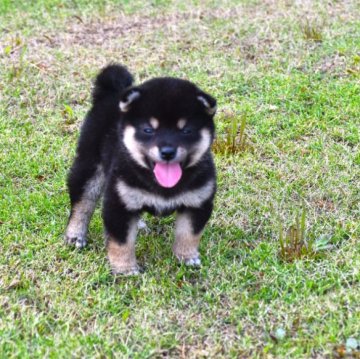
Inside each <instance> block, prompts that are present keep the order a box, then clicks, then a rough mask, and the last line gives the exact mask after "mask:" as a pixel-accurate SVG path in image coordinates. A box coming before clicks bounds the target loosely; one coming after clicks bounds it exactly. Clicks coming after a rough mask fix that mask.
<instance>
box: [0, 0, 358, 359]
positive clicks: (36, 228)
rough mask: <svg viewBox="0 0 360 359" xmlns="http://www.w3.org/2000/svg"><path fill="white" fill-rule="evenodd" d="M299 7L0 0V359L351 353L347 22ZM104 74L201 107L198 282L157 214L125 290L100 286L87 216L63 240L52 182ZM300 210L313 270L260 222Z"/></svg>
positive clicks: (318, 5) (318, 7) (104, 281)
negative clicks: (205, 102)
mask: <svg viewBox="0 0 360 359" xmlns="http://www.w3.org/2000/svg"><path fill="white" fill-rule="evenodd" d="M306 4H307V5H305V3H304V5H301V2H296V3H295V2H282V1H278V2H270V1H257V0H244V1H234V0H233V1H232V0H228V1H225V0H222V1H220V2H219V1H202V2H199V1H192V2H183V1H180V0H177V1H173V2H170V1H149V2H146V4H145V5H144V2H142V1H100V0H97V1H82V0H80V1H65V0H42V1H23V2H20V1H17V2H15V1H10V0H0V24H1V25H0V101H1V103H0V149H1V171H0V187H1V196H0V357H1V358H17V357H19V358H20V357H21V358H42V357H50V358H58V357H59V358H63V357H69V356H72V357H79V358H80V357H96V358H100V357H132V358H148V357H156V358H158V357H183V358H201V357H210V358H211V357H212V358H221V357H223V358H232V357H233V358H238V357H243V358H248V357H253V358H263V357H266V358H267V357H269V358H271V357H276V358H290V357H291V358H309V357H314V358H315V357H316V358H326V357H341V356H348V357H359V356H360V348H359V346H358V347H357V349H351V348H350V346H349V344H348V345H347V344H346V343H347V340H348V339H349V338H354V339H356V340H358V341H359V340H360V311H359V298H360V289H359V288H360V285H359V284H360V273H359V268H360V242H359V238H360V228H359V217H360V208H359V203H360V191H359V181H360V170H359V168H360V166H359V165H360V152H359V127H360V126H359V125H360V120H359V113H360V84H359V74H360V67H359V64H360V61H359V49H360V41H359V36H358V34H359V32H360V22H359V18H360V16H359V15H360V8H359V4H358V2H357V1H355V0H349V1H331V2H328V1H314V2H310V3H309V2H306ZM110 61H118V62H121V63H124V64H126V65H128V67H129V68H130V70H131V71H133V72H134V73H135V74H136V79H137V81H143V80H144V79H147V78H150V77H153V76H158V75H174V76H178V77H184V78H188V79H191V80H192V81H194V82H196V83H198V84H199V85H200V86H201V87H202V88H204V89H205V90H207V91H209V93H211V94H213V95H214V96H215V97H216V98H217V99H218V108H219V110H218V114H217V128H218V133H219V142H218V143H217V146H218V148H217V151H216V163H217V168H218V184H219V191H218V195H217V199H216V206H215V212H214V214H213V217H212V219H211V221H210V223H209V225H208V226H207V228H206V230H205V233H204V236H203V239H202V243H201V248H200V250H201V253H202V259H203V266H202V268H201V269H200V270H195V269H191V268H186V267H183V266H179V265H178V264H177V263H176V261H175V259H174V258H173V256H172V254H171V242H172V237H173V218H172V217H170V218H164V219H154V218H152V217H150V216H149V217H146V221H147V223H148V226H149V229H150V231H149V233H145V232H142V233H140V236H139V239H138V243H137V255H138V258H139V261H140V262H141V264H143V265H144V266H145V269H146V271H145V273H144V274H142V275H141V276H139V277H136V278H121V277H119V278H114V277H112V276H111V274H110V271H109V267H108V264H107V261H106V253H105V249H104V245H103V242H104V240H103V235H102V230H103V229H102V223H101V218H100V211H99V210H97V212H96V213H95V216H94V218H93V221H92V223H91V226H90V233H89V245H88V247H86V249H85V250H83V251H77V250H74V249H72V248H69V247H67V246H65V244H64V243H63V240H62V235H63V232H64V228H65V224H66V220H67V215H68V211H69V204H68V197H67V193H66V187H65V178H66V172H67V170H68V168H69V166H70V163H71V160H72V157H73V155H74V151H75V145H76V140H77V137H78V132H79V126H80V123H81V121H82V119H83V117H84V115H85V113H86V111H87V109H88V108H89V101H90V93H91V84H92V80H93V77H94V75H95V74H96V72H97V71H98V70H99V69H100V68H101V67H102V66H104V65H105V64H106V63H108V62H110ZM244 119H245V120H246V121H244ZM232 136H233V138H232ZM240 137H241V138H242V140H241V141H240V139H239V138H240ZM221 139H224V141H225V142H224V143H223V145H224V146H226V144H227V143H230V144H231V146H232V147H231V150H226V148H224V147H223V148H221ZM244 139H245V140H244ZM226 141H230V142H226ZM219 143H220V144H219ZM234 143H235V144H240V145H241V146H240V148H237V149H233V145H234ZM219 146H220V147H219ZM302 206H304V210H305V211H306V221H305V224H304V225H303V223H302V222H301V227H302V228H305V233H306V240H307V241H310V243H313V244H315V245H316V246H317V247H316V248H317V249H319V250H320V252H321V255H319V256H318V255H316V256H311V255H310V256H301V255H300V256H298V258H297V257H296V256H295V257H296V258H292V259H291V261H288V260H284V258H283V257H282V256H281V243H280V241H279V223H281V227H282V228H283V230H284V233H286V231H289V230H290V228H293V227H292V226H293V225H294V220H295V223H296V217H297V216H299V213H301V212H300V211H301V208H302ZM298 222H299V220H298ZM348 342H349V341H348ZM358 344H359V342H358Z"/></svg>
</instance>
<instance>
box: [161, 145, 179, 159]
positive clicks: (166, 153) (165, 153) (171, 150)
mask: <svg viewBox="0 0 360 359" xmlns="http://www.w3.org/2000/svg"><path fill="white" fill-rule="evenodd" d="M175 155H176V148H175V147H172V146H164V147H160V157H161V159H163V160H165V161H170V160H172V159H173V158H174V157H175Z"/></svg>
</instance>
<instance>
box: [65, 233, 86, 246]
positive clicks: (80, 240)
mask: <svg viewBox="0 0 360 359" xmlns="http://www.w3.org/2000/svg"><path fill="white" fill-rule="evenodd" d="M65 243H67V244H69V245H72V246H75V247H76V248H79V249H81V248H84V247H85V246H86V243H87V242H86V237H80V236H69V235H65Z"/></svg>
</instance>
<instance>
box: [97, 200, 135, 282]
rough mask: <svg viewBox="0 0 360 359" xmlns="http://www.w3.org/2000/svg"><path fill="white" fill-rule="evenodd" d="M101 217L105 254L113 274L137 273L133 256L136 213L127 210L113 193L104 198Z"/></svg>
mask: <svg viewBox="0 0 360 359" xmlns="http://www.w3.org/2000/svg"><path fill="white" fill-rule="evenodd" d="M103 217H104V224H105V232H106V248H107V256H108V259H109V262H110V267H111V269H112V272H113V274H125V275H132V274H139V270H140V269H139V266H138V264H137V262H136V256H135V241H136V235H137V231H138V225H137V224H138V219H139V216H138V213H134V212H130V211H128V210H127V209H126V208H125V206H124V205H123V204H122V203H121V202H120V200H119V198H118V196H117V195H116V193H113V194H111V195H109V196H106V198H105V201H104V209H103Z"/></svg>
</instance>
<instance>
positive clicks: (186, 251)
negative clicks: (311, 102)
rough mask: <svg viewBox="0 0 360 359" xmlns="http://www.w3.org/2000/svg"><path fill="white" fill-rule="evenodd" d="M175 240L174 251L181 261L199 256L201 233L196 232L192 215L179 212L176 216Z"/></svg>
mask: <svg viewBox="0 0 360 359" xmlns="http://www.w3.org/2000/svg"><path fill="white" fill-rule="evenodd" d="M175 226H176V227H175V242H174V245H173V252H174V254H175V256H176V257H177V258H178V259H180V260H181V261H187V260H195V259H198V258H199V251H198V248H199V243H200V238H201V233H199V234H194V231H193V226H192V223H191V219H190V216H189V215H188V214H182V213H179V214H178V215H177V217H176V225H175Z"/></svg>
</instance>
